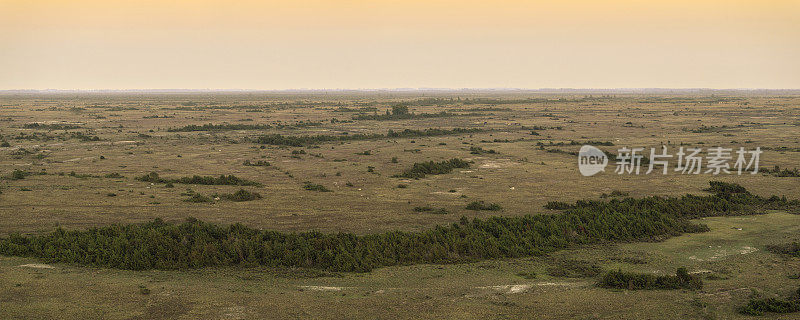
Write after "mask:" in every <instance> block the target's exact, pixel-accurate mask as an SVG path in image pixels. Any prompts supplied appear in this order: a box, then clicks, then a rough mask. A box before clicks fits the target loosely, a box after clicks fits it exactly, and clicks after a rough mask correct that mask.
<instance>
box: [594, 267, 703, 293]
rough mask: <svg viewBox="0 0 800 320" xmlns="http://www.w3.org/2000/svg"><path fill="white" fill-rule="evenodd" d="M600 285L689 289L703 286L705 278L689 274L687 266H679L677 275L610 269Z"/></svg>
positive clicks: (628, 287) (637, 288)
mask: <svg viewBox="0 0 800 320" xmlns="http://www.w3.org/2000/svg"><path fill="white" fill-rule="evenodd" d="M598 285H599V286H600V287H603V288H612V289H626V290H653V289H688V290H699V289H702V288H703V280H701V279H700V278H699V277H697V276H695V275H691V274H689V272H687V270H686V268H678V270H677V271H676V273H675V275H674V276H673V275H663V276H657V275H654V274H649V273H636V272H626V271H622V270H617V271H609V272H608V273H606V274H605V275H604V276H603V277H602V278H601V279H600V282H599V283H598Z"/></svg>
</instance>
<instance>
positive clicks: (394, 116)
mask: <svg viewBox="0 0 800 320" xmlns="http://www.w3.org/2000/svg"><path fill="white" fill-rule="evenodd" d="M468 115H482V114H479V113H472V114H458V113H451V112H447V111H442V112H439V113H389V112H387V113H386V114H377V113H375V114H360V115H356V116H353V120H378V121H385V120H408V119H428V118H445V117H456V116H468Z"/></svg>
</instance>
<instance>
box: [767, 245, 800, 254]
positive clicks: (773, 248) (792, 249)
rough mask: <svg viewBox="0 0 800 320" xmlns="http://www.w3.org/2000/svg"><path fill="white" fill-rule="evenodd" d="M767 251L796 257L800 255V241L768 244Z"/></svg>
mask: <svg viewBox="0 0 800 320" xmlns="http://www.w3.org/2000/svg"><path fill="white" fill-rule="evenodd" d="M767 251H769V252H772V253H777V254H785V255H790V256H794V257H800V242H790V243H784V244H778V245H769V246H767Z"/></svg>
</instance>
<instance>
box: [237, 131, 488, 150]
mask: <svg viewBox="0 0 800 320" xmlns="http://www.w3.org/2000/svg"><path fill="white" fill-rule="evenodd" d="M485 131H488V130H486V129H480V128H475V129H472V128H454V129H450V130H448V129H425V130H412V129H405V130H403V131H393V130H389V132H387V133H386V134H380V133H368V134H364V133H356V134H343V135H299V136H286V135H282V134H277V133H276V134H268V135H263V136H259V137H257V138H255V139H254V140H253V141H254V142H255V143H260V144H270V145H278V146H293V147H302V146H307V145H312V144H318V143H324V142H335V141H353V140H377V139H386V138H414V137H432V136H445V135H454V134H466V133H478V132H485Z"/></svg>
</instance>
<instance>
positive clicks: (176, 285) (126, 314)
mask: <svg viewBox="0 0 800 320" xmlns="http://www.w3.org/2000/svg"><path fill="white" fill-rule="evenodd" d="M697 222H702V223H705V224H707V225H708V226H709V227H710V228H711V231H709V232H705V233H698V234H687V235H683V236H679V237H675V238H671V239H668V240H666V241H663V242H656V243H631V244H621V245H609V246H591V247H584V248H579V249H573V250H566V251H560V252H556V253H553V254H551V255H548V256H543V257H535V258H523V259H510V260H492V261H483V262H478V263H469V264H455V265H414V266H403V267H387V268H380V269H376V270H374V271H372V272H369V273H324V272H318V271H313V270H291V269H260V268H244V269H239V268H221V269H217V268H206V269H197V270H190V271H124V270H112V269H97V268H86V267H76V266H72V265H63V264H53V265H48V266H50V267H52V268H36V267H35V265H34V266H26V265H29V264H37V263H40V261H38V260H36V259H25V258H10V257H2V258H0V272H2V274H3V277H0V297H2V300H1V301H0V302H1V303H2V305H3V308H2V309H0V315H2V317H3V318H26V319H36V318H39V319H48V318H52V317H58V318H68V319H69V318H71V319H83V318H86V317H87V316H88V317H89V318H100V317H103V318H108V319H129V318H145V319H174V318H186V319H189V318H211V319H231V318H233V319H236V318H241V319H258V318H264V317H270V318H307V317H314V318H363V319H369V318H373V319H374V318H383V319H385V318H407V319H410V318H416V317H418V316H420V315H421V314H424V315H426V316H427V317H431V318H473V319H481V318H550V319H559V318H576V317H577V318H589V319H591V318H609V319H610V318H626V319H634V318H650V319H675V318H682V319H686V318H693V319H731V318H751V317H749V316H744V315H739V314H737V313H736V312H735V308H736V307H738V306H740V305H742V304H745V303H747V301H748V300H749V299H750V297H751V296H753V295H759V296H763V297H771V296H786V295H788V294H789V293H790V291H792V290H794V289H796V288H797V287H798V286H800V280H796V279H789V277H788V276H790V275H792V274H794V273H796V272H797V270H798V268H800V260H798V259H796V258H793V259H790V258H785V257H781V256H779V255H776V254H773V253H770V252H768V251H766V250H765V247H766V246H767V245H770V244H774V243H782V242H784V241H790V240H795V241H796V240H798V237H797V235H798V234H800V215H794V214H787V213H782V212H772V213H769V214H766V215H757V216H746V217H715V218H706V219H702V220H701V221H697ZM739 228H741V230H739ZM709 246H710V247H709ZM565 260H579V261H585V262H586V263H594V264H597V265H599V266H600V267H601V268H603V269H604V270H616V269H619V268H622V269H624V270H628V271H636V272H646V273H653V274H660V275H664V274H674V271H675V269H676V268H678V267H680V266H685V267H687V268H688V270H689V272H690V273H694V274H698V275H700V276H701V277H702V278H703V282H704V287H703V289H701V290H697V291H691V290H641V291H627V290H609V289H603V288H599V287H597V286H596V285H595V284H596V282H597V279H598V277H589V278H564V277H554V276H551V275H549V274H548V271H547V269H548V268H549V267H551V266H554V265H556V266H557V265H562V263H563V261H565ZM530 273H534V274H535V277H533V278H530V277H529V276H528V277H526V276H525V275H521V274H526V275H527V274H530ZM143 291H145V292H147V291H149V293H147V294H144V293H143ZM410 310H414V312H410ZM773 316H774V315H773ZM790 316H791V315H790Z"/></svg>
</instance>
